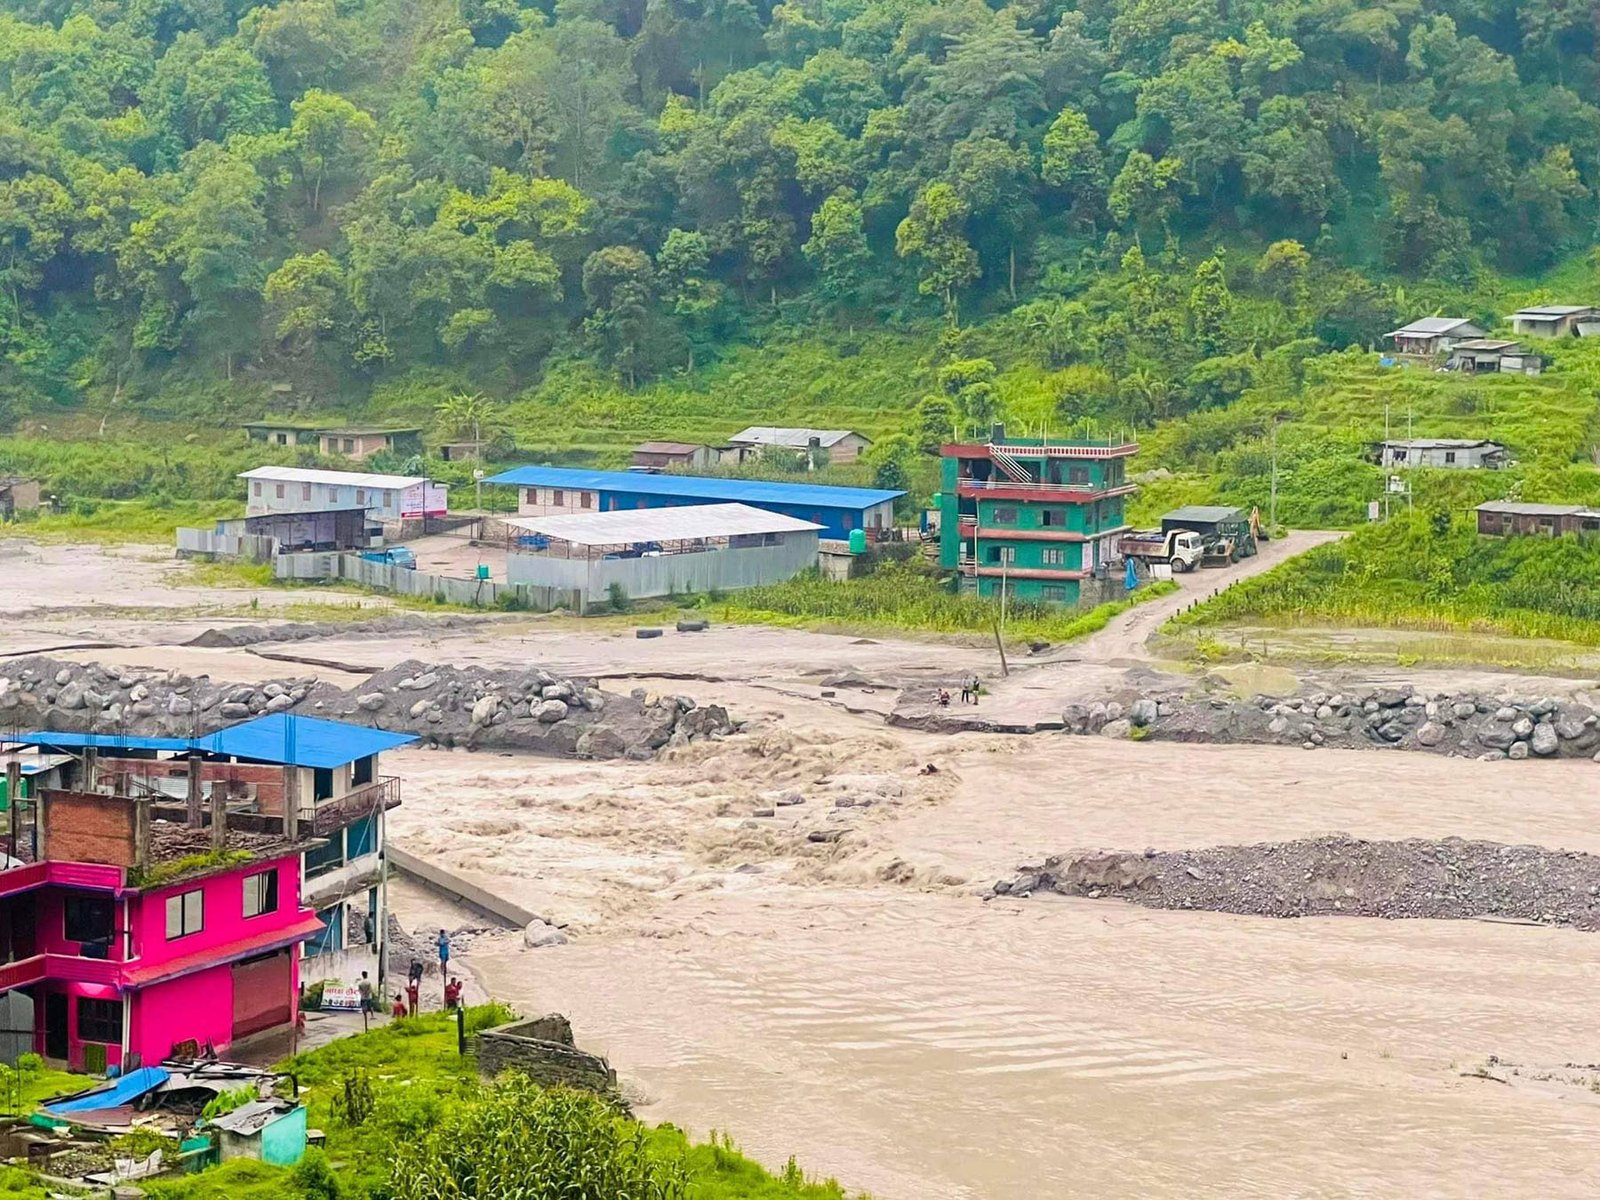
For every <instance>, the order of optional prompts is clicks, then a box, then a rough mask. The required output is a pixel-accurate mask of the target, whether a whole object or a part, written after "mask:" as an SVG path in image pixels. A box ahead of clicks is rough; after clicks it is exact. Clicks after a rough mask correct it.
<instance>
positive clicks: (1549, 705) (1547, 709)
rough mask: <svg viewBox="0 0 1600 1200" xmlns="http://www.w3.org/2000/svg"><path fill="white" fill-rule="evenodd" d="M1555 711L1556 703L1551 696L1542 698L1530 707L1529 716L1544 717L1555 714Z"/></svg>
mask: <svg viewBox="0 0 1600 1200" xmlns="http://www.w3.org/2000/svg"><path fill="white" fill-rule="evenodd" d="M1555 711H1556V702H1555V701H1554V700H1552V699H1551V698H1550V697H1549V696H1541V697H1540V698H1539V699H1537V700H1535V701H1534V702H1533V703H1532V704H1530V705H1528V715H1529V716H1531V717H1542V716H1544V715H1545V714H1546V713H1553V712H1555Z"/></svg>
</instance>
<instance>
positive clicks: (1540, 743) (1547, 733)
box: [1528, 721, 1561, 758]
mask: <svg viewBox="0 0 1600 1200" xmlns="http://www.w3.org/2000/svg"><path fill="white" fill-rule="evenodd" d="M1528 745H1529V748H1530V749H1532V751H1533V752H1534V753H1535V754H1537V755H1539V756H1540V757H1541V758H1548V757H1549V756H1550V755H1552V754H1554V753H1556V752H1557V751H1558V750H1560V749H1561V739H1560V737H1559V736H1558V735H1557V734H1556V730H1555V726H1554V725H1551V724H1549V723H1547V722H1544V721H1541V722H1540V723H1539V724H1537V725H1535V726H1534V727H1533V739H1532V740H1531V741H1530V742H1529V743H1528Z"/></svg>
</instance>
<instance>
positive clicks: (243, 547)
mask: <svg viewBox="0 0 1600 1200" xmlns="http://www.w3.org/2000/svg"><path fill="white" fill-rule="evenodd" d="M277 552H278V540H277V539H276V538H270V537H259V536H257V535H255V534H251V533H245V534H231V533H217V532H215V531H214V530H210V529H194V528H191V527H188V526H179V527H178V557H179V558H244V559H248V560H249V561H251V562H258V563H260V562H270V561H271V560H272V557H273V556H274V555H275V554H277Z"/></svg>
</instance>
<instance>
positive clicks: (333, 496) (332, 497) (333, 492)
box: [328, 483, 339, 504]
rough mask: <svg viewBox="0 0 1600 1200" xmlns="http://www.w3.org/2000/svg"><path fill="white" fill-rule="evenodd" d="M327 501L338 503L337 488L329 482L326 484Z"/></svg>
mask: <svg viewBox="0 0 1600 1200" xmlns="http://www.w3.org/2000/svg"><path fill="white" fill-rule="evenodd" d="M328 503H329V504H337V503H339V489H338V488H336V487H334V486H333V484H331V483H330V484H329V485H328Z"/></svg>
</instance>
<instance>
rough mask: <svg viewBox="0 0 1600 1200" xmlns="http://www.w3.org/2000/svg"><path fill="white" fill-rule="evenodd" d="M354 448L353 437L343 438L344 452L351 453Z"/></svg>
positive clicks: (354, 441)
mask: <svg viewBox="0 0 1600 1200" xmlns="http://www.w3.org/2000/svg"><path fill="white" fill-rule="evenodd" d="M355 448H356V440H355V438H345V440H344V452H345V453H346V454H352V453H354V452H355Z"/></svg>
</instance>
